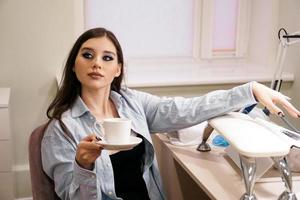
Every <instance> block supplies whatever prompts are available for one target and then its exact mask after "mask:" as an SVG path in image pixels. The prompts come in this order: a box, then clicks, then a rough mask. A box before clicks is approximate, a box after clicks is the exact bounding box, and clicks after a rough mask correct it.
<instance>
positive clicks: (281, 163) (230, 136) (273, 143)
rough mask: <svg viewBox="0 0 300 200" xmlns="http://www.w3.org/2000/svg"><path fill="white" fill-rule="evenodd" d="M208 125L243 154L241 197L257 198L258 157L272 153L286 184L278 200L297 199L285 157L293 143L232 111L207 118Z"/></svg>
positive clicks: (251, 199)
mask: <svg viewBox="0 0 300 200" xmlns="http://www.w3.org/2000/svg"><path fill="white" fill-rule="evenodd" d="M208 123H209V125H210V126H211V127H212V128H214V129H215V130H216V131H217V132H218V133H219V134H221V135H222V136H224V138H225V139H226V140H227V141H228V142H229V143H230V145H231V147H232V148H233V149H235V150H236V151H237V152H238V154H239V157H240V164H241V169H242V176H243V180H244V184H245V189H246V192H245V193H244V194H243V195H242V197H241V198H240V199H241V200H256V199H257V197H256V196H255V194H254V184H255V172H256V158H262V157H270V158H272V160H273V161H274V163H275V164H276V166H277V169H278V170H279V172H280V174H281V178H282V181H283V182H284V184H285V191H283V192H282V193H281V194H280V196H279V197H278V200H296V199H297V197H296V195H295V193H294V192H293V186H292V177H291V172H290V169H289V167H288V164H287V161H286V155H287V154H288V153H289V151H290V149H291V146H292V144H291V143H290V142H289V141H287V140H285V139H284V138H282V137H280V136H279V135H278V133H277V134H276V133H274V131H272V129H269V128H268V127H266V126H263V124H262V123H261V121H257V120H255V119H252V118H250V117H249V116H247V115H245V114H242V113H237V112H232V113H229V114H226V115H224V116H220V117H216V118H214V119H211V120H209V121H208ZM279 134H280V133H279Z"/></svg>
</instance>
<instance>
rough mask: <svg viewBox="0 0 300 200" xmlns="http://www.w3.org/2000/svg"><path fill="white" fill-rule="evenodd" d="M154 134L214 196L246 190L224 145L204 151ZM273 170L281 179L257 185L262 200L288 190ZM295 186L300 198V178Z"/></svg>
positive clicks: (230, 199) (222, 198)
mask: <svg viewBox="0 0 300 200" xmlns="http://www.w3.org/2000/svg"><path fill="white" fill-rule="evenodd" d="M155 137H157V139H158V140H160V141H161V142H162V145H165V147H166V149H168V150H169V151H170V152H171V154H170V155H172V156H173V158H174V159H175V160H176V161H177V162H178V163H179V164H180V166H182V168H183V169H184V170H185V171H186V172H187V174H188V175H189V176H190V177H191V178H192V179H193V180H194V181H195V182H196V183H197V185H198V186H199V187H200V188H201V189H202V190H203V191H205V193H206V194H207V195H208V196H209V197H210V198H211V199H217V200H235V199H239V198H240V197H241V196H242V194H243V193H244V192H245V187H244V183H243V181H242V178H241V176H240V175H239V170H238V168H237V167H236V166H235V165H234V164H233V162H232V161H231V160H230V159H229V158H228V157H227V156H226V154H225V152H224V149H223V148H220V147H215V146H212V151H211V152H206V153H201V152H199V151H197V150H196V147H197V146H191V147H178V146H174V145H172V144H170V143H168V139H167V137H166V136H165V135H162V134H157V135H156V136H155ZM165 167H166V166H165ZM272 170H274V173H275V174H277V175H278V178H277V180H278V181H275V182H265V183H256V184H255V187H254V193H255V195H256V196H257V198H258V199H260V200H262V199H277V198H278V196H279V195H280V194H281V193H282V192H283V191H284V190H285V187H284V183H283V182H282V181H280V180H281V179H280V178H279V174H278V173H277V171H276V170H275V169H272ZM274 173H273V174H274ZM293 186H294V190H295V191H296V195H297V197H298V198H299V197H300V181H293Z"/></svg>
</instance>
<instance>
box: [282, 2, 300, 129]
mask: <svg viewBox="0 0 300 200" xmlns="http://www.w3.org/2000/svg"><path fill="white" fill-rule="evenodd" d="M299 11H300V1H299V0H288V1H286V0H281V1H280V13H279V27H278V28H281V27H283V28H285V29H286V30H287V31H288V32H289V33H293V32H296V31H300V23H299V22H297V20H298V19H299ZM285 66H286V67H287V68H288V69H291V70H293V72H294V76H295V81H294V83H293V85H292V87H291V91H290V95H291V97H292V101H291V102H292V103H293V104H294V105H297V108H298V109H300V43H298V44H295V45H293V46H290V47H288V51H287V57H286V60H285ZM291 121H292V122H293V124H294V125H295V126H296V127H297V128H298V129H300V119H291Z"/></svg>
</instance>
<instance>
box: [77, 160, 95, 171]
mask: <svg viewBox="0 0 300 200" xmlns="http://www.w3.org/2000/svg"><path fill="white" fill-rule="evenodd" d="M75 162H76V163H77V165H78V166H79V167H81V168H84V169H87V170H93V169H94V163H83V162H79V161H78V159H77V158H75Z"/></svg>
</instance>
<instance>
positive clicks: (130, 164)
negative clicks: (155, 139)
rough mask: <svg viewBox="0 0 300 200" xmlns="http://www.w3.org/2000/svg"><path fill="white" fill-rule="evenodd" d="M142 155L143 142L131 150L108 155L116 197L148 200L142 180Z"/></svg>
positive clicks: (128, 199)
mask: <svg viewBox="0 0 300 200" xmlns="http://www.w3.org/2000/svg"><path fill="white" fill-rule="evenodd" d="M144 153H145V144H144V141H143V142H141V143H140V144H139V145H137V146H136V147H134V148H133V149H131V150H128V151H120V152H118V153H115V154H112V155H110V159H111V162H112V166H113V170H114V180H115V189H116V194H117V196H118V197H121V198H122V199H124V200H150V199H149V196H148V191H147V188H146V184H145V181H144V179H143V160H142V159H143V155H144Z"/></svg>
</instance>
